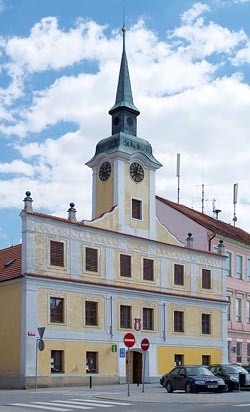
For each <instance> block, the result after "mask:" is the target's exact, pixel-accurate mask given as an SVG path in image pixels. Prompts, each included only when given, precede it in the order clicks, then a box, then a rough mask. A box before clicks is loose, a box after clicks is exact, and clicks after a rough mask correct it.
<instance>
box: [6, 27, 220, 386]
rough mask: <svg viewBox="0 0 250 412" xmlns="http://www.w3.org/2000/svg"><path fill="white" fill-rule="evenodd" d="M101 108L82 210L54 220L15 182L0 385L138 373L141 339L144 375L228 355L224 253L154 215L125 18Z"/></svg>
mask: <svg viewBox="0 0 250 412" xmlns="http://www.w3.org/2000/svg"><path fill="white" fill-rule="evenodd" d="M109 113H110V115H111V119H112V134H111V136H110V137H108V138H106V139H103V140H101V141H100V142H99V143H98V144H97V146H96V151H95V155H94V156H93V158H92V159H91V160H89V161H88V162H87V165H88V166H89V167H90V168H91V169H92V170H93V178H92V185H93V204H92V211H93V219H92V220H91V221H82V222H79V221H77V213H76V209H75V205H74V203H70V207H69V209H68V212H67V213H68V214H67V217H66V218H65V219H64V218H59V217H54V216H50V215H47V214H42V213H39V212H37V211H34V210H33V205H32V202H33V199H32V197H31V193H30V192H26V196H25V198H24V208H23V210H22V212H21V219H22V245H17V246H14V247H12V248H8V249H5V250H2V251H0V264H1V268H0V317H1V325H2V328H1V330H0V351H1V354H4V355H3V356H2V359H1V364H0V386H1V387H7V386H9V387H25V388H29V387H33V386H34V385H35V384H36V383H37V384H38V386H56V385H81V384H86V385H87V384H88V383H89V379H90V377H93V379H94V382H95V383H99V384H101V383H114V382H120V383H125V382H126V380H127V379H128V374H129V375H130V379H131V382H138V381H141V379H142V361H143V358H144V357H143V356H142V354H143V350H142V347H141V341H142V339H143V338H147V339H148V340H149V342H150V348H149V350H148V351H147V352H146V353H145V354H146V356H145V381H146V382H154V381H158V380H159V376H160V375H161V374H163V373H165V372H166V371H167V370H169V369H171V368H172V367H173V366H174V365H175V364H181V363H184V362H185V363H197V364H201V363H203V364H209V363H212V362H213V363H215V362H221V361H225V360H226V359H227V328H226V319H227V306H228V303H227V300H226V288H225V260H226V258H225V256H224V255H223V254H222V253H221V252H217V251H216V252H213V251H207V250H203V251H201V250H199V249H195V248H193V247H192V245H191V242H190V239H189V241H188V242H189V243H188V245H186V241H185V242H182V241H179V240H178V239H177V237H176V236H174V235H172V234H171V233H170V231H169V230H168V229H167V227H166V226H165V225H164V224H163V223H162V222H161V221H160V220H159V218H158V216H157V213H156V198H155V172H156V170H157V169H158V168H159V167H161V164H160V163H159V162H158V161H157V160H156V159H155V158H154V156H153V151H152V146H151V144H150V143H149V142H148V141H146V140H144V139H142V138H139V137H137V117H138V115H139V110H138V109H137V108H136V106H135V105H134V103H133V97H132V89H131V84H130V77H129V70H128V64H127V57H126V50H125V27H123V51H122V59H121V66H120V74H119V80H118V87H117V94H116V101H115V105H114V106H113V107H112V109H111V110H110V112H109ZM13 299H14V301H15V305H13ZM4 315H5V316H4ZM41 327H42V328H45V330H44V336H43V341H44V343H45V348H43V345H42V344H41V343H39V336H38V332H37V328H41ZM127 332H132V333H133V334H134V336H135V344H134V346H133V347H132V348H131V349H130V351H129V353H130V356H129V357H128V350H127V348H126V346H125V344H124V336H125V334H126V333H127ZM38 346H39V347H38ZM39 348H40V349H44V350H41V351H40V350H38V349H39ZM128 358H129V363H128ZM10 359H11V362H9V360H10ZM128 372H130V373H128Z"/></svg>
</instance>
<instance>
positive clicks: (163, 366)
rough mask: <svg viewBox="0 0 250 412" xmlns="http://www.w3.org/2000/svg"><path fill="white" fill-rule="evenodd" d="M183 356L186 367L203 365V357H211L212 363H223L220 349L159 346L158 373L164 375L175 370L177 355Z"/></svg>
mask: <svg viewBox="0 0 250 412" xmlns="http://www.w3.org/2000/svg"><path fill="white" fill-rule="evenodd" d="M176 354H178V355H183V358H184V364H185V365H202V356H204V355H205V356H210V360H211V364H212V363H221V358H222V353H221V350H220V349H218V348H211V347H209V345H208V346H205V347H192V346H186V347H185V346H181V347H180V346H159V347H158V372H159V374H160V375H163V374H165V373H167V372H169V371H170V370H171V369H173V368H174V366H176V365H175V361H174V360H175V355H176Z"/></svg>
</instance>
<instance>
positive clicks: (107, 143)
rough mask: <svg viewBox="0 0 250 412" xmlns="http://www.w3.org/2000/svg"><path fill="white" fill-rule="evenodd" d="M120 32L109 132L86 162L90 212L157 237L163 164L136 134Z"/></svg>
mask: <svg viewBox="0 0 250 412" xmlns="http://www.w3.org/2000/svg"><path fill="white" fill-rule="evenodd" d="M122 32H123V50H122V58H121V64H120V73H119V79H118V86H117V92H116V100H115V104H114V106H113V107H112V108H111V109H110V111H109V114H110V115H111V118H112V126H111V130H112V135H111V136H110V137H108V138H105V139H102V140H100V141H99V143H98V144H97V146H96V151H95V155H94V156H93V158H92V159H91V160H89V161H88V162H87V163H86V164H87V166H89V167H90V168H92V170H93V180H92V218H93V219H97V218H99V217H100V216H102V218H104V219H105V217H107V216H106V214H107V215H108V222H109V224H110V229H112V230H116V231H119V232H123V233H129V234H134V235H137V236H142V237H146V238H150V239H155V238H156V215H155V171H156V170H157V169H159V168H160V167H161V164H160V163H159V162H158V161H157V160H156V159H155V158H154V156H153V153H152V147H151V144H150V143H149V142H148V141H146V140H144V139H141V138H140V137H138V136H137V116H138V115H139V114H140V112H139V110H138V109H137V108H136V106H135V105H134V102H133V96H132V89H131V83H130V76H129V69H128V62H127V55H126V48H125V33H126V28H125V26H123V28H122ZM111 222H112V223H111ZM107 228H108V227H107Z"/></svg>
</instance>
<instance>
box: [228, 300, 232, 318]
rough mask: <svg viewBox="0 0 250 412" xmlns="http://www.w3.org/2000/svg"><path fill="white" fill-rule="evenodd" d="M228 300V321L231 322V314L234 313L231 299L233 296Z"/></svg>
mask: <svg viewBox="0 0 250 412" xmlns="http://www.w3.org/2000/svg"><path fill="white" fill-rule="evenodd" d="M227 299H228V306H227V320H231V313H232V299H231V296H228V297H227Z"/></svg>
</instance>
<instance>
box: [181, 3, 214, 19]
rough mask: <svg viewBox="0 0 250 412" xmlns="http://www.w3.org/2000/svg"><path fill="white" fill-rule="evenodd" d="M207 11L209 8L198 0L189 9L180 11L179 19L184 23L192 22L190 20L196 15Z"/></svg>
mask: <svg viewBox="0 0 250 412" xmlns="http://www.w3.org/2000/svg"><path fill="white" fill-rule="evenodd" d="M208 11H210V8H209V6H208V5H207V4H205V3H200V2H198V3H195V4H194V5H193V6H192V7H191V8H190V9H188V10H186V11H185V12H184V13H182V15H181V20H182V21H183V23H185V24H192V22H193V21H194V20H196V19H197V17H199V16H200V15H201V14H203V13H204V12H208Z"/></svg>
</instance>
